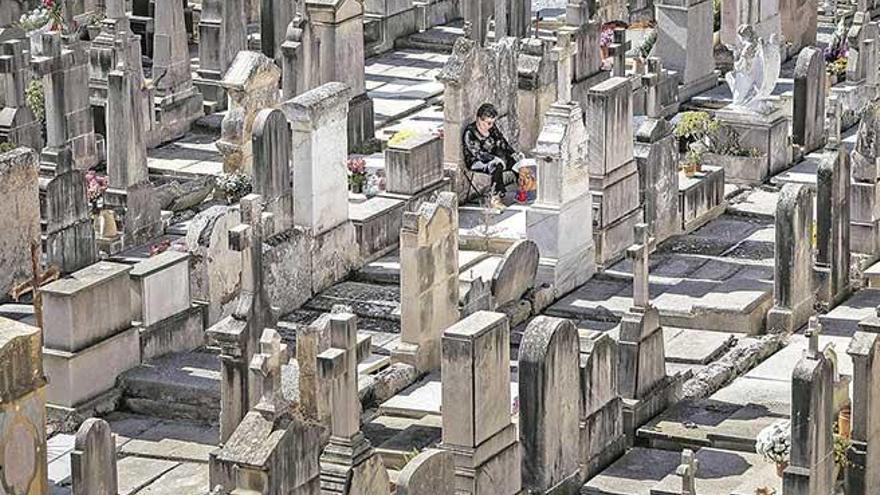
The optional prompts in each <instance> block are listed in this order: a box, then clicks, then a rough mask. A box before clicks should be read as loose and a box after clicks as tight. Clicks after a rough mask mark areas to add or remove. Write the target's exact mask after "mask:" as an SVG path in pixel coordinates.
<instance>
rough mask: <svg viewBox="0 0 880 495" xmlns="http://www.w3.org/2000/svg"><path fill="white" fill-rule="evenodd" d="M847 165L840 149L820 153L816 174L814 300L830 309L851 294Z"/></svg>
mask: <svg viewBox="0 0 880 495" xmlns="http://www.w3.org/2000/svg"><path fill="white" fill-rule="evenodd" d="M850 183H851V181H850V162H849V154H847V153H846V152H845V151H844V150H842V149H836V148H828V149H826V150H825V151H824V152H823V153H822V157H821V160H820V162H819V168H818V170H817V173H816V189H817V194H816V245H817V247H818V249H817V251H816V263H815V268H816V272H817V275H818V277H817V278H818V280H817V282H818V283H819V291H818V293H817V299H818V300H819V302H822V303H824V304H826V305H827V307H829V308H830V307H833V306H835V305H836V304H837V303H839V302H841V301H842V300H843V299H844V298H846V297H847V296H848V295H849V293H850V283H849V275H850V197H849V196H850V187H851V185H850Z"/></svg>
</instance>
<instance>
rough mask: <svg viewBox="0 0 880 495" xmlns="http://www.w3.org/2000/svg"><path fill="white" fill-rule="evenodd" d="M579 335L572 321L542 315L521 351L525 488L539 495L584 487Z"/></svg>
mask: <svg viewBox="0 0 880 495" xmlns="http://www.w3.org/2000/svg"><path fill="white" fill-rule="evenodd" d="M578 348H579V344H578V333H577V329H576V328H575V326H574V324H573V323H572V322H571V321H569V320H563V319H559V318H550V317H545V316H539V317H537V318H535V319H534V320H532V322H531V323H529V325H528V327H526V331H525V334H524V335H523V339H522V341H521V342H520V347H519V414H520V417H519V431H520V435H519V437H520V445H521V446H522V449H523V450H522V476H523V486H524V488H526V489H527V490H530V491H531V492H534V493H557V490H558V491H559V492H566V491H570V490H573V489H574V488H575V487H577V485H578V484H579V481H580V478H579V468H580V466H579V462H578V461H579V454H580V452H579V449H578V443H577V442H573V441H571V439H573V438H576V437H577V436H578V424H579V419H580V407H579V399H580V397H579V394H578V390H579V389H578V383H579V382H578V380H579V356H580V353H579V349H578Z"/></svg>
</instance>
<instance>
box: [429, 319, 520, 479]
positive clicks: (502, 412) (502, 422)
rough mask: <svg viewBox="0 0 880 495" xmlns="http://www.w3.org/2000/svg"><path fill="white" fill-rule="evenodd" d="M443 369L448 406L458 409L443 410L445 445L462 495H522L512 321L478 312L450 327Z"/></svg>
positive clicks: (444, 352) (445, 343)
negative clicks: (512, 394)
mask: <svg viewBox="0 0 880 495" xmlns="http://www.w3.org/2000/svg"><path fill="white" fill-rule="evenodd" d="M442 369H443V380H442V383H443V392H442V394H443V399H442V400H443V404H455V405H456V406H455V407H446V408H444V410H443V443H442V444H441V448H442V449H444V450H448V451H450V452H452V453H453V454H454V455H455V489H456V493H459V494H468V495H490V494H491V495H514V494H518V493H520V491H521V477H520V451H519V444H518V443H517V438H516V435H517V433H516V426H515V425H514V424H513V423H512V422H511V418H510V329H509V326H508V321H507V316H505V315H503V314H501V313H492V312H488V311H477V312H476V313H474V314H472V315H470V316H468V317H467V318H465V319H463V320H461V321H459V322H458V323H456V324H455V325H453V326H451V327H449V328H448V329H447V330H446V331H445V332H444V333H443V365H442ZM490 473H504V475H503V476H493V475H491V474H490Z"/></svg>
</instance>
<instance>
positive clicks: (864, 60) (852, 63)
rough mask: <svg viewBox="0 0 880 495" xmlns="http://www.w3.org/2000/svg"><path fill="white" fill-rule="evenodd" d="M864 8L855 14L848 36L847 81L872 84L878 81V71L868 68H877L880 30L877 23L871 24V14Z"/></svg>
mask: <svg viewBox="0 0 880 495" xmlns="http://www.w3.org/2000/svg"><path fill="white" fill-rule="evenodd" d="M863 7H864V8H859V10H858V11H857V12H855V14H854V16H853V20H852V24H851V26H850V28H849V31H848V32H847V35H846V38H847V46H848V48H847V65H846V80H847V82H850V83H861V82H864V83H867V84H871V83H876V81H877V75H876V71H871V70H868V68H869V67H876V63H874V62H876V56H877V54H876V50H877V45H876V40H877V38H878V28H877V25H876V23H873V22H871V13H870V12H869V11H868V9H867V6H863ZM872 40H873V41H872ZM869 78H870V79H871V80H870V81H869Z"/></svg>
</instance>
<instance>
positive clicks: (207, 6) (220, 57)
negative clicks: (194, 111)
mask: <svg viewBox="0 0 880 495" xmlns="http://www.w3.org/2000/svg"><path fill="white" fill-rule="evenodd" d="M198 30H199V70H198V75H199V79H198V80H197V81H196V85H197V86H198V87H199V91H201V93H202V95H204V100H205V101H206V103H208V104H210V105H212V106H213V108H212V110H223V109H225V108H226V96H227V95H226V91H224V89H223V88H222V86H221V85H220V84H219V81H220V80H222V79H223V76H224V75H225V74H226V71H227V70H228V69H229V66H230V65H231V64H232V61H233V60H234V59H235V57H236V55H238V53H239V52H240V51H243V50H245V49H246V48H247V27H246V20H245V15H244V2H243V1H242V0H232V1H229V0H227V1H222V0H206V1H204V2H203V3H202V15H201V17H200V18H199V26H198Z"/></svg>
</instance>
